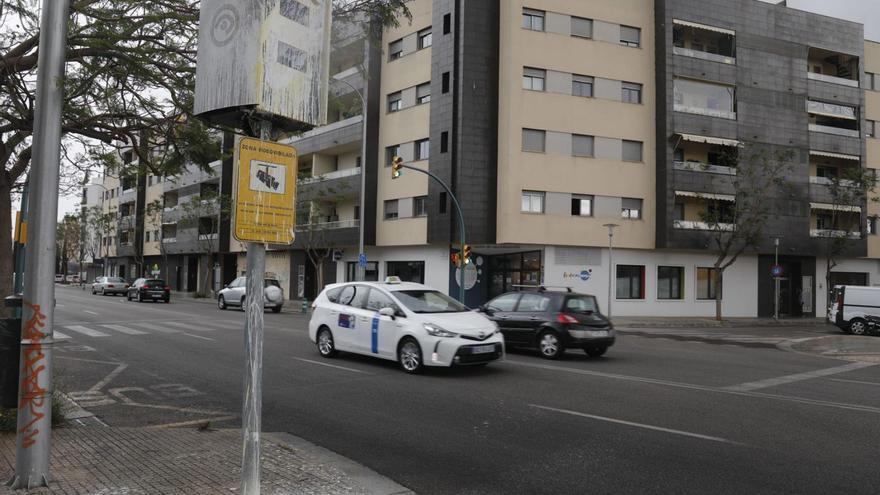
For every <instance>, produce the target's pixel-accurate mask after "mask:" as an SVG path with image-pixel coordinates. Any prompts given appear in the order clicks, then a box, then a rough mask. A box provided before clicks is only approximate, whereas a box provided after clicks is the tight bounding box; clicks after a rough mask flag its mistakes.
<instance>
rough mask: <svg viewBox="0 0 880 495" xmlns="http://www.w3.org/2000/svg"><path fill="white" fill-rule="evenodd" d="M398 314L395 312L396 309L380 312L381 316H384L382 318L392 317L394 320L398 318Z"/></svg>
mask: <svg viewBox="0 0 880 495" xmlns="http://www.w3.org/2000/svg"><path fill="white" fill-rule="evenodd" d="M396 313H397V312H396V311H394V308H382V309H380V310H379V314H380V315H382V316H388V317H390V318H391V319H392V320H393V319H394V318H395V317H396Z"/></svg>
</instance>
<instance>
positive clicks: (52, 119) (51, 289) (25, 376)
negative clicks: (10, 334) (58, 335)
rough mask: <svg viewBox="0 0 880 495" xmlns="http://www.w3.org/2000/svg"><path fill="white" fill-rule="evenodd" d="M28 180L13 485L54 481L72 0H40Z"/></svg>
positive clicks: (10, 484) (11, 484)
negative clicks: (64, 114) (55, 350)
mask: <svg viewBox="0 0 880 495" xmlns="http://www.w3.org/2000/svg"><path fill="white" fill-rule="evenodd" d="M42 7H43V10H42V13H41V16H40V40H39V46H40V56H39V60H38V61H37V97H36V109H35V115H34V135H33V150H34V154H33V159H32V162H31V163H32V164H31V170H30V177H29V179H28V182H29V185H30V191H29V197H28V220H29V222H28V239H27V245H28V251H29V252H28V256H27V260H26V261H25V281H24V295H23V301H22V328H21V339H22V340H21V361H20V362H21V368H20V369H19V380H20V381H19V386H18V425H17V430H16V442H15V446H16V452H15V453H16V455H15V475H14V476H13V478H12V479H11V480H10V481H9V486H10V487H12V488H13V489H19V488H27V489H30V488H33V487H40V486H47V485H48V484H49V479H50V475H49V460H50V459H49V458H50V454H51V447H52V392H53V386H52V342H53V340H52V326H53V324H54V311H55V284H54V280H55V277H54V274H55V227H56V225H57V217H58V174H59V166H60V161H61V109H62V107H63V104H64V100H63V99H64V91H63V87H64V86H63V83H64V60H65V50H66V44H67V21H68V18H69V0H43V6H42Z"/></svg>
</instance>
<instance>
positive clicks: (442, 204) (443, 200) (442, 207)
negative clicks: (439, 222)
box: [437, 191, 447, 215]
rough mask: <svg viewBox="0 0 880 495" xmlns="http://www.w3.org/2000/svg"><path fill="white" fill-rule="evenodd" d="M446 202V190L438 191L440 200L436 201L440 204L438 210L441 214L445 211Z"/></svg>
mask: <svg viewBox="0 0 880 495" xmlns="http://www.w3.org/2000/svg"><path fill="white" fill-rule="evenodd" d="M446 202H447V199H446V192H445V191H444V192H441V193H440V200H439V201H438V202H437V203H438V204H439V205H440V207H439V209H438V211H439V212H440V214H441V215H443V214H445V213H446Z"/></svg>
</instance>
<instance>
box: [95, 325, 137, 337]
mask: <svg viewBox="0 0 880 495" xmlns="http://www.w3.org/2000/svg"><path fill="white" fill-rule="evenodd" d="M101 326H102V327H104V328H109V329H110V330H116V331H117V332H119V333H124V334H126V335H147V332H141V331H140V330H135V329H134V328H128V327H126V326H123V325H101Z"/></svg>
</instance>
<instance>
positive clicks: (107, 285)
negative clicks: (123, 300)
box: [92, 277, 128, 296]
mask: <svg viewBox="0 0 880 495" xmlns="http://www.w3.org/2000/svg"><path fill="white" fill-rule="evenodd" d="M127 292H128V282H126V281H125V279H124V278H122V277H98V278H96V279H95V283H93V284H92V294H101V295H102V296H106V295H111V294H126V293H127Z"/></svg>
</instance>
